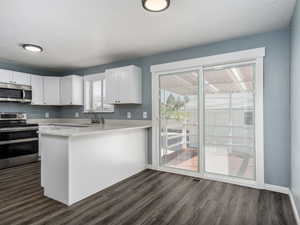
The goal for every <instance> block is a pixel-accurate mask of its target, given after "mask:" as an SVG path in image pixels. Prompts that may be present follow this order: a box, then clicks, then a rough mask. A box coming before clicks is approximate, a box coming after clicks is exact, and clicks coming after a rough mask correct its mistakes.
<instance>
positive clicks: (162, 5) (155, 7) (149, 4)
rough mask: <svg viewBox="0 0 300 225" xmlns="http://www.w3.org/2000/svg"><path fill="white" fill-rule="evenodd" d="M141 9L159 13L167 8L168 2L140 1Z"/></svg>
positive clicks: (157, 0) (166, 0)
mask: <svg viewBox="0 0 300 225" xmlns="http://www.w3.org/2000/svg"><path fill="white" fill-rule="evenodd" d="M142 3H143V7H144V9H146V10H147V11H150V12H161V11H164V10H166V9H167V8H169V6H170V0H142Z"/></svg>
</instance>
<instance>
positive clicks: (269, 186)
mask: <svg viewBox="0 0 300 225" xmlns="http://www.w3.org/2000/svg"><path fill="white" fill-rule="evenodd" d="M263 189H264V190H267V191H274V192H279V193H283V194H287V195H288V194H289V193H290V189H289V188H288V187H282V186H277V185H272V184H265V185H264V187H263Z"/></svg>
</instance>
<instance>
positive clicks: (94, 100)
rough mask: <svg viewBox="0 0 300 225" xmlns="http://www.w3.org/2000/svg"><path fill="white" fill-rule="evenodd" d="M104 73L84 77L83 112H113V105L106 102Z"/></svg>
mask: <svg viewBox="0 0 300 225" xmlns="http://www.w3.org/2000/svg"><path fill="white" fill-rule="evenodd" d="M105 93H106V82H105V73H99V74H92V75H87V76H85V77H84V112H85V113H97V112H106V113H112V112H114V106H113V105H110V104H106V103H105V101H106V94H105Z"/></svg>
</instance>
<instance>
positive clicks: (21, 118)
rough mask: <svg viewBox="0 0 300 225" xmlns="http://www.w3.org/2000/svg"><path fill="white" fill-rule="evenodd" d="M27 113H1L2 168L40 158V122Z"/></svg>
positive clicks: (0, 157)
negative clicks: (30, 120) (29, 117)
mask: <svg viewBox="0 0 300 225" xmlns="http://www.w3.org/2000/svg"><path fill="white" fill-rule="evenodd" d="M26 119H27V118H26V114H25V113H0V169H3V168H7V167H12V166H16V165H20V164H25V163H29V162H34V161H37V160H38V133H37V131H38V124H28V123H27V121H26Z"/></svg>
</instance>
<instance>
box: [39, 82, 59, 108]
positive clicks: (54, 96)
mask: <svg viewBox="0 0 300 225" xmlns="http://www.w3.org/2000/svg"><path fill="white" fill-rule="evenodd" d="M43 79H44V104H45V105H60V77H43Z"/></svg>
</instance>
